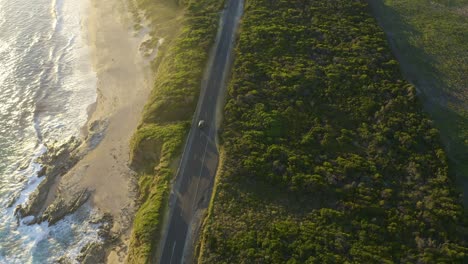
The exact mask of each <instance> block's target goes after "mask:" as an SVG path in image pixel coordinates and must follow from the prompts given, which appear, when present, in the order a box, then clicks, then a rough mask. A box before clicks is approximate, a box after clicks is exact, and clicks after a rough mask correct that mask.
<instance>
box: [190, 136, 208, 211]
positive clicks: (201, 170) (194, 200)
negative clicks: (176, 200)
mask: <svg viewBox="0 0 468 264" xmlns="http://www.w3.org/2000/svg"><path fill="white" fill-rule="evenodd" d="M210 132H211V130H210ZM209 136H210V133H209V134H208V137H207V138H206V144H205V151H204V153H203V159H202V163H201V168H200V173H199V174H198V182H197V188H196V191H195V198H194V199H193V202H192V207H191V208H192V211H193V209H194V208H195V202H196V201H197V196H198V187H199V186H200V179H201V175H202V173H203V164H205V157H206V150H207V149H208V143H209V142H210V137H209Z"/></svg>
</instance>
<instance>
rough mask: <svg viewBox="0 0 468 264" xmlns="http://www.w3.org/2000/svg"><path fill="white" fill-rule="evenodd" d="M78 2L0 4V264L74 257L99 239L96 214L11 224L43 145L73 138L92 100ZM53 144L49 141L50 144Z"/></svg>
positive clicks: (30, 186)
mask: <svg viewBox="0 0 468 264" xmlns="http://www.w3.org/2000/svg"><path fill="white" fill-rule="evenodd" d="M84 4H86V3H85V0H82V1H79V0H36V1H30V0H16V1H9V0H8V1H7V0H0V32H1V34H0V65H1V67H0V263H51V262H53V261H54V260H55V261H56V260H57V259H58V258H59V257H61V256H69V257H71V258H74V257H76V256H78V254H79V251H80V249H81V247H83V246H84V245H85V244H86V243H88V242H90V241H93V240H98V239H99V238H98V235H97V227H98V226H97V225H96V224H91V223H89V220H88V219H89V218H90V217H92V215H93V214H96V212H91V211H90V210H91V209H90V208H82V209H80V210H78V211H77V212H76V213H74V214H73V215H71V216H67V217H66V218H65V219H64V220H62V221H60V222H58V223H57V224H56V225H53V226H48V223H47V222H43V223H40V224H35V225H27V224H26V223H27V222H28V221H30V220H31V219H30V218H28V217H26V218H23V219H20V220H19V221H18V219H16V217H15V216H14V210H15V207H16V206H17V205H19V204H22V203H25V202H27V200H28V197H29V195H30V194H31V193H32V192H33V191H34V190H35V189H36V188H37V186H38V185H39V184H40V182H41V181H42V180H43V179H42V178H38V177H37V172H38V171H39V170H40V169H41V165H40V164H37V163H35V162H36V160H37V158H38V157H39V156H40V155H41V154H42V153H44V152H45V151H47V148H46V147H45V145H47V144H60V143H63V142H66V141H67V140H68V139H69V138H70V137H71V136H79V135H80V134H79V133H80V128H81V126H83V125H84V124H85V122H86V119H87V112H86V109H87V107H88V106H89V105H90V104H92V103H93V102H95V100H96V75H95V73H94V72H93V70H92V67H91V63H90V54H89V51H88V48H87V46H86V44H85V43H84V41H83V36H82V32H81V29H82V27H83V25H82V21H83V13H84V12H83V11H84ZM54 142H56V143H54Z"/></svg>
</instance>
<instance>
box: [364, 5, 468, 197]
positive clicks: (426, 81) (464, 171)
mask: <svg viewBox="0 0 468 264" xmlns="http://www.w3.org/2000/svg"><path fill="white" fill-rule="evenodd" d="M369 3H370V4H371V6H372V8H373V11H374V14H375V15H376V17H377V18H378V21H379V23H380V24H381V25H382V27H383V28H384V30H385V32H386V33H387V35H388V38H389V40H390V43H391V44H392V49H393V50H394V52H395V53H396V55H397V57H398V59H399V61H400V63H401V67H402V70H403V73H404V76H405V78H407V79H408V80H409V81H411V82H412V83H413V84H414V85H415V86H416V87H417V88H418V89H419V90H420V91H421V92H422V93H423V95H424V104H425V105H426V109H425V110H426V111H428V112H429V113H430V115H431V118H433V119H434V121H435V126H436V127H437V128H438V129H439V130H440V131H441V136H442V139H443V141H444V145H445V146H446V149H447V153H448V156H449V158H450V161H451V166H452V171H454V172H455V174H457V175H458V179H459V180H461V181H462V182H464V183H465V185H466V186H467V187H466V188H467V189H466V190H465V193H466V194H467V195H468V192H467V191H468V162H466V161H467V160H468V74H467V73H468V44H467V43H468V26H467V25H468V0H450V1H446V0H432V1H425V0H399V1H390V0H377V1H369ZM467 195H465V196H467ZM465 200H466V201H467V202H468V200H467V199H466V198H465Z"/></svg>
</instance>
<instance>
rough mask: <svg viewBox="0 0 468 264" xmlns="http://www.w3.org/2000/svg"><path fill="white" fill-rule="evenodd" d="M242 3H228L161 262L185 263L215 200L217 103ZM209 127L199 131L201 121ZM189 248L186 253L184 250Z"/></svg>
mask: <svg viewBox="0 0 468 264" xmlns="http://www.w3.org/2000/svg"><path fill="white" fill-rule="evenodd" d="M242 4H243V2H242V0H228V1H227V6H226V7H225V9H224V11H223V14H222V17H221V19H222V20H221V24H220V25H221V28H220V30H219V31H218V36H217V42H216V44H217V45H216V46H215V48H214V53H212V56H214V57H212V58H211V60H212V63H211V67H210V69H209V70H208V72H207V76H208V77H207V79H206V81H205V82H204V85H203V86H204V87H202V90H201V94H200V99H199V102H198V106H197V111H196V113H195V118H194V120H193V123H192V127H191V130H190V133H189V136H188V139H187V143H186V145H185V148H184V153H183V154H182V160H181V164H180V167H179V170H178V174H177V176H176V182H175V184H174V186H173V189H172V191H171V197H170V199H169V217H168V221H167V224H165V227H164V228H165V229H164V232H163V236H162V241H161V244H160V247H161V249H162V251H161V250H160V251H159V252H160V254H159V255H160V258H159V263H162V264H173V263H177V264H179V263H184V262H185V261H184V251H185V250H187V248H191V245H189V246H187V243H186V242H187V241H188V243H191V242H190V241H189V240H190V239H187V237H188V236H189V231H190V227H191V225H192V224H193V222H194V221H195V218H196V216H195V215H196V213H197V211H198V210H203V209H206V207H207V205H208V201H209V200H210V198H211V192H212V188H213V182H214V178H215V175H216V169H217V166H218V150H217V147H216V143H215V140H216V133H217V126H216V112H217V103H218V101H220V100H218V99H219V97H220V95H222V94H223V93H222V92H223V90H222V89H225V87H224V86H225V84H224V76H225V73H226V71H227V70H228V69H229V68H230V67H229V66H230V65H229V64H230V62H231V50H232V47H233V45H234V44H233V42H234V40H235V32H236V30H237V26H238V21H239V16H240V14H241V12H242V11H241V10H242ZM200 120H205V126H204V127H203V128H198V122H199V121H200ZM184 249H185V250H184Z"/></svg>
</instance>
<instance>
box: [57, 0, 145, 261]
mask: <svg viewBox="0 0 468 264" xmlns="http://www.w3.org/2000/svg"><path fill="white" fill-rule="evenodd" d="M87 15H88V17H87V18H86V20H87V21H86V22H85V25H86V27H85V28H83V31H84V32H86V33H85V35H87V42H88V44H89V47H90V53H91V59H92V65H93V68H94V70H95V72H96V74H97V79H98V83H97V93H98V97H97V101H96V105H95V107H93V108H94V109H92V112H91V113H90V115H89V120H88V123H87V124H88V136H87V140H86V147H87V148H89V149H91V150H90V151H89V153H87V154H86V156H84V157H83V159H82V160H80V162H78V164H77V165H76V166H75V167H74V168H73V170H84V171H83V173H80V172H78V173H73V170H72V171H70V173H68V174H67V175H65V176H64V177H63V178H62V182H61V184H64V185H69V186H70V185H71V186H74V185H75V184H78V185H79V186H80V187H81V188H83V189H86V190H90V191H91V192H92V194H91V197H90V203H91V205H92V207H94V208H97V209H98V210H99V211H100V212H102V213H104V214H110V215H111V216H112V228H111V229H110V237H112V238H113V239H116V238H117V241H118V244H117V245H116V246H115V247H114V248H107V249H106V248H104V249H105V250H107V251H108V252H107V253H108V254H107V255H108V256H107V261H106V262H107V263H123V262H124V260H125V257H126V248H127V244H128V240H129V236H130V231H131V224H132V219H133V216H134V214H135V202H136V198H137V196H136V195H137V183H136V182H135V181H136V178H135V172H134V171H133V170H131V169H130V168H129V153H130V149H129V144H130V139H131V137H132V135H133V133H134V131H135V130H136V129H137V126H138V124H139V121H140V117H141V114H142V111H143V106H144V105H145V102H146V100H147V98H148V96H149V93H150V91H151V83H152V79H151V71H150V67H149V61H148V60H146V59H145V58H143V54H142V53H141V52H140V45H141V43H142V42H143V40H144V38H145V34H136V32H135V30H134V28H133V27H132V25H133V21H132V17H131V13H130V11H129V10H128V7H127V3H126V1H125V0H103V1H102V0H89V6H88V11H87ZM143 30H144V29H143ZM77 174H78V175H80V174H81V175H80V176H78V177H77Z"/></svg>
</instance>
